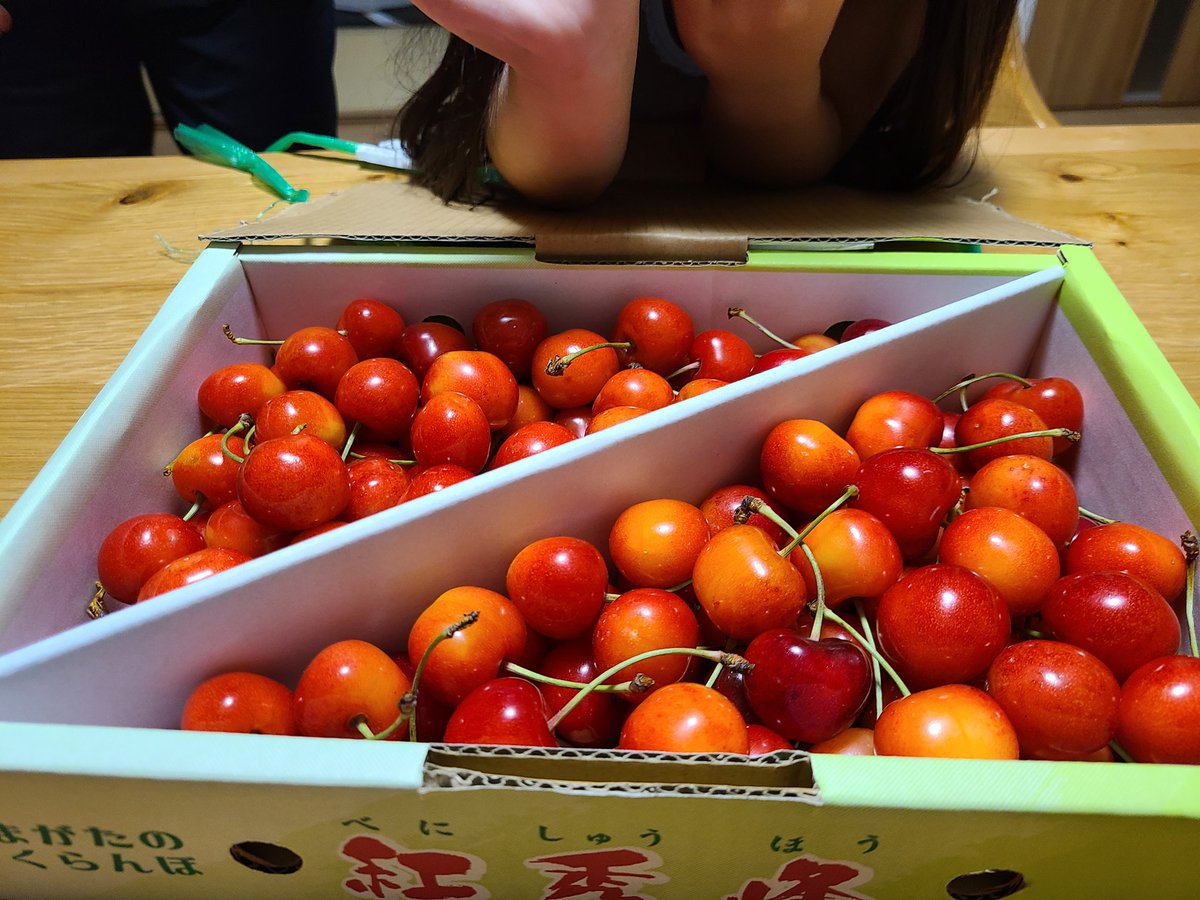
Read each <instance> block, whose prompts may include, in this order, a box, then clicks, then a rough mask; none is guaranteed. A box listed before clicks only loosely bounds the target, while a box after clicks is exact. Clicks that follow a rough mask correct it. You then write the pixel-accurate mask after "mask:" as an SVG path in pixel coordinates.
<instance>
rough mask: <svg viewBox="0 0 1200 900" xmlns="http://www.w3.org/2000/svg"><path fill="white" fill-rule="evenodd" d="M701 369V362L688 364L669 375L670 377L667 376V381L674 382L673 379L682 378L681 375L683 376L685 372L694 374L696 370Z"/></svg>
mask: <svg viewBox="0 0 1200 900" xmlns="http://www.w3.org/2000/svg"><path fill="white" fill-rule="evenodd" d="M699 368H700V362H699V360H697V361H695V362H690V363H686V364H684V365H682V366H680V367H679V368H678V369H676V370H675V371H674V372H672V373H671V374H670V375H668V376H667V381H670V380H672V379H673V378H677V377H679V376H680V375H682V374H683V373H684V372H694V371H696V369H699ZM676 393H678V391H676Z"/></svg>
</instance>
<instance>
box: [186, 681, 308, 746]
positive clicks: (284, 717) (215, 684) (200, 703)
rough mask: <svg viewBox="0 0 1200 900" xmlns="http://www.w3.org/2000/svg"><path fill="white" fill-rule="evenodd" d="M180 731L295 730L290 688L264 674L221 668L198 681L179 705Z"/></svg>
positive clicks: (256, 732) (278, 731)
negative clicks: (180, 711)
mask: <svg viewBox="0 0 1200 900" xmlns="http://www.w3.org/2000/svg"><path fill="white" fill-rule="evenodd" d="M179 727H180V728H181V729H183V730H184V731H225V732H234V733H241V734H299V733H300V732H299V730H298V729H297V728H296V719H295V716H294V715H293V713H292V692H291V690H289V689H288V688H287V687H286V686H285V685H282V684H280V683H279V682H278V681H275V680H274V679H272V678H267V677H266V676H265V675H258V674H256V673H254V672H225V673H222V674H220V675H214V676H213V677H212V678H208V679H206V680H205V681H203V682H201V683H200V684H199V685H197V686H196V688H195V689H194V690H193V691H192V692H191V693H190V694H189V695H188V698H187V701H186V702H185V703H184V705H183V714H182V716H181V718H180V722H179Z"/></svg>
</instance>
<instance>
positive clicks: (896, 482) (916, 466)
mask: <svg viewBox="0 0 1200 900" xmlns="http://www.w3.org/2000/svg"><path fill="white" fill-rule="evenodd" d="M854 485H855V486H856V487H857V488H858V496H856V497H854V498H853V499H851V500H850V505H851V506H852V507H854V508H856V509H863V510H866V511H867V512H869V513H871V514H872V515H874V516H875V517H876V518H877V519H879V520H880V521H881V522H883V524H884V525H886V526H887V529H888V531H890V532H891V533H892V535H893V536H894V537H895V538H896V543H897V545H898V546H899V548H900V555H901V556H902V557H903V558H904V559H905V560H906V561H908V562H912V561H914V560H919V559H921V558H923V557H924V556H925V555H926V554H927V553H929V551H930V550H931V549H932V548H933V546H934V544H935V543H936V542H937V539H938V533H939V532H940V530H941V527H942V522H943V521H945V519H946V515H947V514H948V513H949V512H950V510H951V509H952V508H953V507H954V504H955V503H957V502H958V498H959V495H960V494H961V493H962V479H961V478H960V477H959V474H958V472H957V471H955V469H954V467H953V466H952V465H950V463H949V462H947V461H946V459H945V458H944V457H942V456H939V455H938V454H936V453H933V452H931V451H929V450H920V449H911V448H896V449H893V450H884V451H883V452H882V453H877V454H875V455H874V456H872V457H870V458H869V459H867V460H864V461H863V463H862V465H861V466H859V468H858V471H857V472H856V473H855V475H854Z"/></svg>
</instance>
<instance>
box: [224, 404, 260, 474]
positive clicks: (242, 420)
mask: <svg viewBox="0 0 1200 900" xmlns="http://www.w3.org/2000/svg"><path fill="white" fill-rule="evenodd" d="M253 424H254V423H253V421H251V419H250V417H249V416H248V415H246V413H242V414H241V415H240V416H238V420H237V421H236V422H234V423H233V425H232V427H230V428H228V429H227V430H226V431H225V433H224V434H223V435H221V452H222V453H224V454H225V455H226V456H227V457H229V458H230V459H232V460H233V461H234V462H235V463H237V464H238V465H241V464H242V463H244V462H245V461H246V457H244V456H238V455H237V454H236V453H234V452H233V451H232V450H230V449H229V438H230V437H232V436H233V435H235V434H240V433H241V432H243V431H245V430H246V429H247V428H250V427H251V426H252V425H253ZM243 446H245V441H243Z"/></svg>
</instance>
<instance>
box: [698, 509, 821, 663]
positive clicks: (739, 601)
mask: <svg viewBox="0 0 1200 900" xmlns="http://www.w3.org/2000/svg"><path fill="white" fill-rule="evenodd" d="M692 589H693V590H694V591H695V594H696V599H697V600H698V601H699V602H700V606H701V608H702V609H703V610H704V612H705V614H706V615H707V616H708V619H709V621H711V622H712V624H713V625H714V626H715V627H716V628H717V629H718V630H719V631H720V632H721V633H722V634H724V635H725V636H727V637H730V638H734V639H736V640H742V641H748V640H750V639H751V638H753V637H754V636H755V635H756V634H759V633H760V632H762V631H765V630H766V629H768V628H781V627H784V626H786V625H790V624H792V623H793V622H795V621H796V617H797V616H798V615H800V613H801V611H802V610H803V609H804V604H805V603H806V602H807V600H808V596H809V595H808V591H807V590H806V588H805V585H804V576H803V575H802V574H801V573H800V571H799V570H798V569H797V568H796V566H795V565H793V564H792V562H791V561H790V560H788V559H786V558H783V557H781V556H780V555H779V552H778V548H777V547H776V546H775V543H774V542H773V541H772V540H771V539H770V538H769V537H768V536H767V534H766V532H764V531H762V530H761V529H759V528H756V527H755V526H753V525H730V526H729V527H728V528H724V529H722V530H721V531H718V532H717V533H716V534H714V535H713V536H712V537H711V538H709V540H708V543H707V544H706V545H705V546H704V547H703V548H702V549H701V551H700V554H699V556H698V557H697V558H696V564H695V566H694V567H693V569H692Z"/></svg>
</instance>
